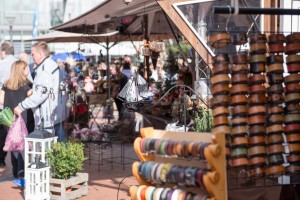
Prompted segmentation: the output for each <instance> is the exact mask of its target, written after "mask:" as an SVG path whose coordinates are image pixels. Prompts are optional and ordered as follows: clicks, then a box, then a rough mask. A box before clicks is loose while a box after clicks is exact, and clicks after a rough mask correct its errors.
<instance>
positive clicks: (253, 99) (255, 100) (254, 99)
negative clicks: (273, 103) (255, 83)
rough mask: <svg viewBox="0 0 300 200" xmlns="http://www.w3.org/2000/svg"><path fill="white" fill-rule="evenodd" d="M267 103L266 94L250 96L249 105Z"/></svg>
mask: <svg viewBox="0 0 300 200" xmlns="http://www.w3.org/2000/svg"><path fill="white" fill-rule="evenodd" d="M266 103H267V97H266V95H265V94H251V95H250V96H249V97H248V104H249V105H262V104H266Z"/></svg>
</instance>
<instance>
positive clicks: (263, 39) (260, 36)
mask: <svg viewBox="0 0 300 200" xmlns="http://www.w3.org/2000/svg"><path fill="white" fill-rule="evenodd" d="M255 42H267V37H266V34H263V33H256V34H254V35H252V36H251V37H250V43H255Z"/></svg>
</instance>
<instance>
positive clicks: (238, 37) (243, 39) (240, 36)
mask: <svg viewBox="0 0 300 200" xmlns="http://www.w3.org/2000/svg"><path fill="white" fill-rule="evenodd" d="M230 41H231V43H232V44H234V45H242V44H246V43H247V35H246V33H235V34H231V35H230Z"/></svg>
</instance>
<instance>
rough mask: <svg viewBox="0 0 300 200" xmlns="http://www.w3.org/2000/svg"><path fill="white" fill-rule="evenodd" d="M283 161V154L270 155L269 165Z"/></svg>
mask: <svg viewBox="0 0 300 200" xmlns="http://www.w3.org/2000/svg"><path fill="white" fill-rule="evenodd" d="M282 163H283V157H282V155H281V154H278V155H269V156H268V164H269V165H278V164H282Z"/></svg>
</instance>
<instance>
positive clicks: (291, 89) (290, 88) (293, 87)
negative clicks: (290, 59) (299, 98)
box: [284, 83, 300, 94]
mask: <svg viewBox="0 0 300 200" xmlns="http://www.w3.org/2000/svg"><path fill="white" fill-rule="evenodd" d="M284 92H285V93H286V94H288V93H299V92H300V84H299V83H288V84H285V88H284Z"/></svg>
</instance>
